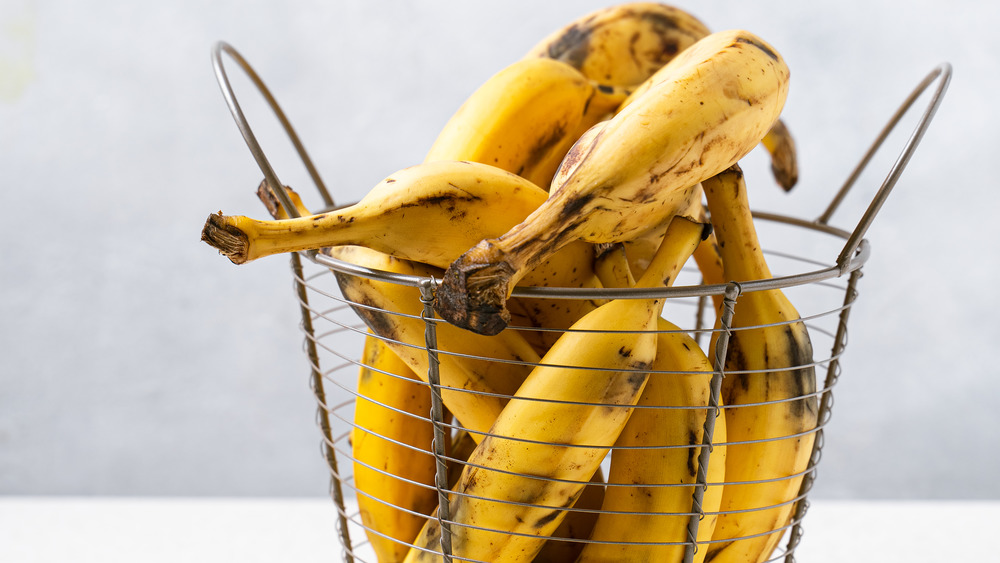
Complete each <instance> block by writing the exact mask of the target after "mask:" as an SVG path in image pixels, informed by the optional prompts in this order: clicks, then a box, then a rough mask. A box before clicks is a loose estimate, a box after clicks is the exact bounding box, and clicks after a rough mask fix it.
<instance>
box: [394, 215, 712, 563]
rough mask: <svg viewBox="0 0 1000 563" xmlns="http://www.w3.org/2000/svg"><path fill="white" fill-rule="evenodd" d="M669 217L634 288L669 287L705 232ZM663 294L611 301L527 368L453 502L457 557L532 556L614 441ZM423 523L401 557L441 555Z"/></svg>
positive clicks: (648, 358) (648, 352)
mask: <svg viewBox="0 0 1000 563" xmlns="http://www.w3.org/2000/svg"><path fill="white" fill-rule="evenodd" d="M705 227H706V225H702V224H700V223H694V222H692V221H689V220H687V219H677V220H675V221H674V222H673V223H672V224H671V229H670V231H669V233H668V235H667V236H666V237H665V238H664V244H663V245H662V247H661V249H660V251H658V253H657V256H656V257H655V258H654V260H653V264H652V265H651V266H650V267H649V269H647V271H646V273H645V274H644V275H643V277H642V278H640V279H639V281H638V282H637V284H636V285H637V287H647V288H652V287H661V286H662V285H665V284H666V285H669V284H670V283H672V280H673V279H674V278H675V277H676V275H677V272H679V271H680V268H681V266H682V265H683V263H684V262H685V261H686V260H687V258H688V257H689V256H690V254H691V253H692V252H693V251H694V247H695V246H696V245H697V244H698V242H699V241H700V240H701V238H702V236H703V235H704V234H705V232H706V229H705ZM662 307H663V299H662V298H653V299H616V300H611V301H609V302H607V303H605V304H604V305H601V306H600V307H598V308H597V309H595V310H594V311H592V312H590V313H588V314H587V315H586V316H584V317H583V318H582V319H580V321H578V322H577V323H576V324H574V325H573V327H572V328H571V330H570V331H569V332H566V333H565V334H564V335H563V336H561V337H560V338H559V339H558V340H557V341H556V343H555V344H554V345H553V346H552V348H551V349H550V350H549V351H548V353H547V354H545V356H544V358H543V359H542V363H541V364H540V365H539V366H537V367H536V368H535V369H533V370H532V371H531V374H529V375H528V378H527V379H526V380H525V381H524V383H523V384H522V385H521V386H520V388H519V389H518V391H517V394H516V395H515V397H514V398H512V399H511V400H510V402H508V403H507V406H506V407H505V408H504V410H503V412H502V413H501V414H500V417H499V418H497V420H496V423H495V424H494V425H493V427H492V428H491V429H490V434H489V435H488V436H487V437H486V438H485V439H484V440H483V441H482V442H481V443H480V444H479V445H478V446H477V447H476V449H475V451H473V453H472V456H471V457H470V459H469V464H468V465H467V466H466V468H465V470H463V472H462V475H461V477H460V478H459V482H458V484H457V485H456V486H455V488H454V489H453V493H452V495H451V500H450V509H451V510H450V517H449V520H450V522H451V526H450V529H451V535H450V538H449V539H450V542H451V544H450V545H451V550H452V554H453V555H454V557H455V558H456V559H463V558H464V559H471V560H474V561H489V562H491V563H509V562H516V561H531V559H532V558H533V557H534V556H535V555H536V554H537V553H538V551H539V550H540V549H541V548H542V546H543V545H544V543H545V541H546V539H547V538H548V537H550V536H551V535H552V532H553V531H554V530H555V529H556V528H557V527H558V526H559V525H560V524H561V522H562V521H563V519H564V518H565V516H566V511H567V509H568V508H570V507H572V506H573V504H574V502H575V501H576V500H577V498H578V497H579V496H580V494H581V492H582V491H583V489H584V488H585V487H586V486H587V484H588V482H589V480H590V479H591V478H592V476H593V475H594V473H595V472H596V471H597V469H598V467H599V466H600V464H601V461H602V460H603V459H604V457H605V456H606V455H607V453H608V450H609V448H610V447H611V446H612V445H613V444H614V442H615V440H617V439H618V435H619V434H620V433H621V430H622V428H623V427H624V426H625V423H626V421H627V420H628V416H629V414H630V413H631V410H632V408H633V407H634V405H635V403H636V401H637V400H638V399H639V395H640V394H641V392H642V389H643V387H644V386H645V384H646V379H647V377H648V373H647V372H648V370H649V368H650V366H651V365H652V364H653V361H654V360H655V356H656V347H657V337H656V333H655V330H656V327H657V318H659V315H660V312H661V310H662ZM441 532H442V531H441V528H440V526H439V523H438V520H436V519H432V520H428V522H427V524H425V526H424V529H423V530H421V532H420V534H419V535H418V536H417V539H416V540H415V542H414V547H413V549H412V550H411V551H410V554H409V555H408V556H407V558H406V562H407V563H419V562H425V561H440V560H441V559H442V557H441V555H440V553H439V552H438V550H439V542H440V541H441Z"/></svg>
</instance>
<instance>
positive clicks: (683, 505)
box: [577, 319, 726, 563]
mask: <svg viewBox="0 0 1000 563" xmlns="http://www.w3.org/2000/svg"><path fill="white" fill-rule="evenodd" d="M659 330H660V331H662V332H661V333H660V334H659V336H658V339H657V350H656V361H655V362H654V363H653V367H652V370H651V373H650V377H649V381H647V382H646V388H645V389H644V390H643V392H642V396H641V397H640V399H639V402H638V403H637V405H636V409H635V410H634V411H633V412H632V416H631V417H630V418H629V420H628V424H626V425H625V429H624V430H622V433H621V435H620V436H619V437H618V441H617V442H616V443H615V446H614V449H613V450H612V453H611V469H610V472H609V473H608V486H607V488H606V490H605V493H604V504H603V505H602V507H601V513H600V515H599V516H598V518H597V523H596V524H595V525H594V531H593V533H592V534H591V536H590V540H591V541H592V542H593V543H588V544H586V547H585V548H584V549H583V553H582V554H581V556H580V558H579V559H577V563H596V562H608V563H611V562H625V561H636V562H638V561H662V562H664V563H668V562H671V561H675V562H678V563H679V562H680V561H681V560H682V558H683V554H684V550H685V545H684V543H685V542H687V541H689V540H688V523H689V521H690V519H691V516H690V514H691V513H692V512H697V511H696V510H695V507H693V505H692V495H693V493H694V485H695V484H696V483H697V478H698V456H699V452H700V450H701V447H702V438H703V436H704V428H705V417H706V416H707V414H708V408H707V405H708V404H709V395H710V393H711V380H712V373H713V370H712V364H711V362H710V361H709V360H708V358H707V357H706V356H705V353H704V352H703V351H702V350H701V348H700V347H698V344H697V343H696V342H695V341H694V340H693V339H692V338H691V337H690V336H688V335H686V334H684V333H683V332H681V330H680V328H678V327H677V326H676V325H673V324H671V323H669V322H668V321H666V320H663V319H660V321H659ZM725 441H726V425H725V420H724V418H723V417H721V416H720V417H717V418H716V423H715V429H714V432H713V433H712V443H713V444H722V443H724V442H725ZM725 459H726V446H725V445H718V446H715V447H714V448H713V450H712V453H711V457H710V462H709V465H708V471H707V479H706V482H707V483H709V486H708V487H706V489H705V492H704V496H703V497H702V501H701V507H700V508H701V511H703V512H704V513H705V517H704V518H702V519H701V521H700V523H699V525H698V535H697V539H696V541H698V542H699V543H701V544H704V543H706V542H708V541H709V540H711V538H712V533H713V531H714V530H715V523H716V518H717V516H716V514H715V513H717V512H718V510H719V506H720V502H721V500H722V491H723V488H722V485H721V483H723V481H724V480H725ZM712 483H715V485H712ZM683 485H689V486H683ZM630 544H631V545H630ZM658 544H659V545H658ZM705 553H706V551H705V549H704V545H701V546H699V549H698V550H697V552H696V553H695V558H694V560H693V561H694V562H695V563H698V562H700V561H702V560H703V558H704V556H705Z"/></svg>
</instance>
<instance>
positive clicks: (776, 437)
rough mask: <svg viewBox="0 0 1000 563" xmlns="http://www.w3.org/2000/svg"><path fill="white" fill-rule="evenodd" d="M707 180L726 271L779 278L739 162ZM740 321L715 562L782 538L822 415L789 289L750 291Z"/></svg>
mask: <svg viewBox="0 0 1000 563" xmlns="http://www.w3.org/2000/svg"><path fill="white" fill-rule="evenodd" d="M702 186H703V187H704V190H705V196H706V199H707V201H708V209H709V213H710V215H711V220H712V224H713V225H714V226H715V233H716V236H717V237H718V239H719V249H720V252H721V254H722V265H723V275H724V277H725V278H726V279H727V280H729V281H736V282H747V281H751V280H757V279H768V278H770V277H771V272H770V270H769V268H768V266H767V263H766V261H765V259H764V256H763V254H762V252H761V249H760V243H759V241H758V237H757V233H756V230H755V228H754V224H753V217H752V215H751V212H750V207H749V202H748V198H747V193H746V185H745V182H744V180H743V173H742V171H741V170H740V168H739V166H738V165H736V166H733V167H732V168H730V169H728V170H726V171H725V172H723V173H721V174H719V175H718V176H716V177H714V178H710V179H707V180H705V181H704V182H703V183H702ZM731 324H732V330H731V336H730V338H729V344H728V347H727V352H726V358H725V370H726V376H725V378H724V379H723V384H722V400H723V402H724V404H725V409H724V412H725V417H726V426H727V431H728V442H729V446H728V448H727V454H726V455H727V457H726V483H727V484H726V486H725V487H724V489H723V494H722V507H721V511H722V514H721V515H720V516H719V520H718V523H717V525H716V528H715V535H714V536H713V538H712V542H713V543H712V544H710V545H709V548H708V556H707V557H706V561H711V562H713V563H722V562H733V563H736V562H739V563H747V562H755V561H756V562H760V561H765V560H767V559H768V557H769V556H770V554H771V552H772V551H773V550H774V548H775V546H776V545H777V543H778V541H780V539H781V536H782V531H783V530H782V528H783V527H784V526H787V525H788V523H789V521H790V518H791V515H792V513H793V511H794V507H795V503H794V500H795V498H796V496H797V495H798V492H799V486H800V484H801V481H802V474H803V472H804V471H805V470H806V469H807V467H808V463H809V458H810V456H811V452H812V445H813V441H814V438H815V434H814V432H815V430H816V420H817V400H816V397H815V392H816V375H815V368H814V367H813V365H812V364H813V358H812V345H811V343H810V340H809V334H808V332H807V330H806V326H805V324H804V323H803V322H802V321H801V320H800V318H799V315H798V312H797V311H796V310H795V308H794V306H793V305H792V304H791V302H789V300H788V299H787V297H785V295H784V293H783V292H782V291H781V290H778V289H773V290H768V291H753V292H749V291H748V292H746V293H743V294H742V295H741V296H740V297H739V298H738V299H737V301H736V306H735V309H734V314H733V318H732V323H731ZM717 328H718V325H717ZM719 334H720V333H719V332H716V333H715V336H714V337H713V339H712V344H711V349H712V350H714V349H715V348H716V346H717V345H718V339H719ZM742 405H752V406H742ZM761 481H763V482H761ZM750 482H754V483H750ZM751 536H756V537H751ZM741 538H746V539H741Z"/></svg>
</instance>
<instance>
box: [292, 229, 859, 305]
mask: <svg viewBox="0 0 1000 563" xmlns="http://www.w3.org/2000/svg"><path fill="white" fill-rule="evenodd" d="M753 216H754V218H755V219H761V220H764V221H770V222H774V223H780V224H785V225H790V226H793V227H800V228H804V229H809V230H812V231H815V232H817V233H821V234H826V235H833V236H835V237H839V238H842V239H844V240H848V239H849V238H850V236H851V233H849V232H848V231H845V230H844V229H840V228H838V227H833V226H831V225H828V224H825V223H821V222H819V221H810V220H806V219H801V218H797V217H792V216H789V215H782V214H778V213H769V212H762V211H754V212H753ZM299 254H301V255H302V256H304V257H305V258H306V259H307V260H309V261H311V262H313V263H315V264H318V265H321V266H325V267H327V268H330V269H332V270H334V271H335V272H337V273H341V274H346V275H351V276H359V277H363V278H367V279H371V280H376V281H382V282H389V283H394V284H398V285H406V286H412V287H426V286H428V285H431V286H433V287H434V288H436V287H437V286H438V285H439V284H440V282H441V280H438V279H436V278H434V277H425V276H414V275H409V274H400V273H396V272H389V271H385V270H380V269H375V268H369V267H366V266H359V265H357V264H353V263H351V262H347V261H344V260H340V259H338V258H334V257H332V256H329V255H327V254H323V253H322V251H317V250H308V251H302V252H299ZM870 256H871V245H870V243H869V242H868V239H862V240H861V242H860V244H859V245H858V248H857V250H856V251H855V253H854V256H853V257H852V258H851V260H850V262H849V263H848V264H847V267H846V268H841V267H840V266H838V265H837V264H835V263H833V264H831V265H829V266H827V267H823V268H818V269H815V270H809V271H805V272H800V273H796V274H787V275H782V276H774V277H772V278H766V279H757V280H749V281H743V282H730V283H722V284H698V285H690V284H689V285H677V286H671V287H656V288H637V287H628V288H582V287H539V286H517V287H515V288H514V290H513V292H512V293H511V295H512V296H513V297H535V298H546V299H651V298H686V297H707V296H712V295H724V294H725V293H726V291H727V289H728V288H730V287H731V286H733V285H736V286H738V290H739V293H752V292H755V291H767V290H773V289H785V288H788V287H794V286H800V285H807V284H811V283H816V282H821V281H826V280H830V279H834V278H839V277H843V276H846V275H847V274H850V273H852V272H854V271H856V270H859V269H861V268H862V267H863V266H864V265H865V263H866V262H867V261H868V258H869V257H870Z"/></svg>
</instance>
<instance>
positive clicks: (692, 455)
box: [687, 430, 701, 478]
mask: <svg viewBox="0 0 1000 563" xmlns="http://www.w3.org/2000/svg"><path fill="white" fill-rule="evenodd" d="M700 445H701V439H700V437H699V436H698V433H697V432H695V431H694V430H688V446H690V447H689V448H688V449H687V454H688V455H687V470H688V474H689V475H690V476H691V477H695V478H697V477H698V457H699V455H700V454H701V449H700V448H699V447H698V446H700Z"/></svg>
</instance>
